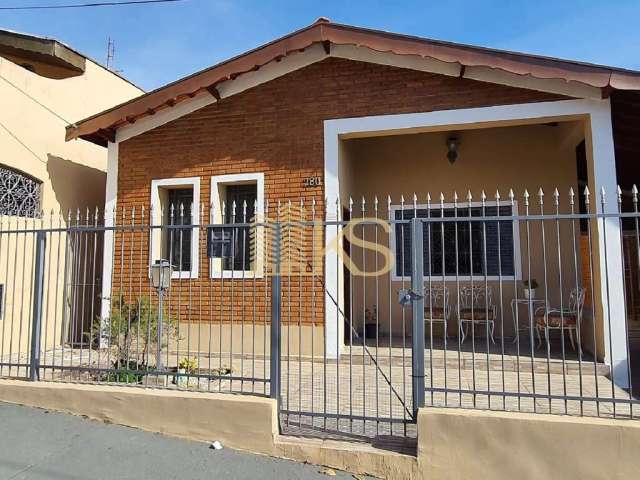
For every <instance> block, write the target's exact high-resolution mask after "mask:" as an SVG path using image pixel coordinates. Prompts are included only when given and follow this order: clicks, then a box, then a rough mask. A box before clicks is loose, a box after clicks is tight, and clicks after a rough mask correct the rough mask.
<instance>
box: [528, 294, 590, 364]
mask: <svg viewBox="0 0 640 480" xmlns="http://www.w3.org/2000/svg"><path fill="white" fill-rule="evenodd" d="M585 293H586V289H585V288H582V287H579V288H574V289H572V290H571V294H570V295H569V305H568V306H567V307H565V308H562V309H560V308H546V307H544V306H542V307H538V308H537V309H536V311H535V313H534V316H533V318H534V320H535V325H536V329H537V331H538V348H540V347H541V346H542V338H541V337H540V331H541V330H542V331H544V338H545V340H546V342H547V346H549V330H560V331H561V332H562V330H567V331H568V332H569V341H570V342H571V347H572V348H573V350H574V351H575V350H576V345H575V342H574V340H573V332H574V331H575V332H576V340H575V341H576V342H577V343H578V353H579V354H580V355H582V348H581V346H580V338H579V337H578V328H579V327H580V321H581V320H582V308H583V307H584V297H585Z"/></svg>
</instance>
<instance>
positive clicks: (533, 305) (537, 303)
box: [511, 298, 546, 343]
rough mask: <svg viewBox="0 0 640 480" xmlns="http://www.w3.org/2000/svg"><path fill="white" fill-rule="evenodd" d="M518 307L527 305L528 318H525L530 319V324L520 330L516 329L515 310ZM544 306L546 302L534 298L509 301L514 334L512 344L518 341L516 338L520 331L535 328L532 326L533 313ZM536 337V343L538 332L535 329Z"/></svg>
mask: <svg viewBox="0 0 640 480" xmlns="http://www.w3.org/2000/svg"><path fill="white" fill-rule="evenodd" d="M520 305H527V306H528V307H529V312H528V313H529V316H528V317H527V318H528V319H530V321H531V324H528V325H527V326H526V327H524V328H522V329H520V328H518V327H519V325H518V318H517V316H516V313H517V309H518V307H519V306H520ZM545 305H546V302H545V301H544V300H541V299H536V298H531V299H529V298H514V299H513V300H511V313H512V315H513V333H514V338H513V343H516V342H517V341H518V337H519V333H520V330H530V329H531V328H535V325H534V322H535V320H534V318H533V314H534V313H535V311H536V310H537V308H538V307H544V306H545ZM536 335H537V337H538V341H540V332H539V331H538V329H537V328H536Z"/></svg>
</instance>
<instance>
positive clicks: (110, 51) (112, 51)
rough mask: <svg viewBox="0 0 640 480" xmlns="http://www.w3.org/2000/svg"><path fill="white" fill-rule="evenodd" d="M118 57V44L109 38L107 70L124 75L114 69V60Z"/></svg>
mask: <svg viewBox="0 0 640 480" xmlns="http://www.w3.org/2000/svg"><path fill="white" fill-rule="evenodd" d="M115 55H116V42H115V41H114V40H113V39H112V38H111V37H108V39H107V64H106V67H107V70H111V71H112V72H114V73H122V70H116V69H115V68H114V67H113V58H114V57H115Z"/></svg>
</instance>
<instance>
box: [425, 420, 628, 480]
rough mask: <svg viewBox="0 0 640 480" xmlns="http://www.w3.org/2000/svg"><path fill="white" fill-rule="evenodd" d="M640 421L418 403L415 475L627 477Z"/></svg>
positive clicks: (566, 479) (552, 479)
mask: <svg viewBox="0 0 640 480" xmlns="http://www.w3.org/2000/svg"><path fill="white" fill-rule="evenodd" d="M639 450H640V424H639V423H638V422H635V421H633V420H611V419H599V418H571V417H561V416H550V415H537V414H516V413H504V412H486V411H474V410H463V409H433V408H424V409H421V410H420V412H419V414H418V463H419V468H420V471H421V475H422V476H421V478H429V479H440V478H442V479H445V478H456V479H460V480H464V479H477V478H491V479H494V480H499V479H516V478H517V479H519V480H526V479H541V478H545V479H549V480H555V479H558V480H560V479H561V480H569V479H585V478H590V479H608V480H614V479H620V480H622V479H628V478H633V477H634V476H637V474H638V471H639V470H640V461H639V460H638V451H639Z"/></svg>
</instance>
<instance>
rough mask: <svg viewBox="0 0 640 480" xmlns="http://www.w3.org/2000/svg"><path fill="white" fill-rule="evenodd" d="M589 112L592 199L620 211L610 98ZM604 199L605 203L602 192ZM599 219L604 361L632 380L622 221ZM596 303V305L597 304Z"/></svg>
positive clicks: (622, 379)
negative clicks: (603, 199)
mask: <svg viewBox="0 0 640 480" xmlns="http://www.w3.org/2000/svg"><path fill="white" fill-rule="evenodd" d="M599 103H600V105H599V106H598V108H594V109H593V110H592V112H591V115H590V120H591V121H590V125H589V126H588V127H589V128H587V139H589V138H590V140H591V142H590V143H591V146H592V148H591V152H589V149H587V158H588V160H589V162H588V163H589V176H590V184H591V186H592V188H593V191H592V195H591V199H592V200H591V201H592V203H593V204H594V205H593V207H595V208H596V209H597V211H598V213H617V212H618V202H617V186H618V185H617V176H616V161H615V152H614V144H613V128H612V124H611V104H610V102H609V100H602V101H600V102H599ZM589 156H591V158H589ZM603 191H604V192H605V203H604V204H603V203H602V192H603ZM596 223H597V233H596V237H597V245H596V249H597V251H596V252H593V253H594V254H595V258H594V262H597V267H598V274H599V278H600V281H599V282H596V284H595V292H593V295H594V300H595V299H596V298H597V299H598V300H599V303H600V305H601V307H602V311H601V312H597V311H595V312H594V315H595V321H598V318H599V313H600V314H601V318H602V328H603V333H604V335H603V336H604V351H605V362H606V363H607V364H608V365H610V366H611V369H612V373H613V381H614V383H615V384H616V385H618V386H621V387H627V386H628V384H629V377H628V373H629V372H628V367H627V361H628V358H627V328H626V305H625V294H624V271H623V262H622V258H623V252H622V242H621V237H620V234H621V231H620V221H619V219H618V218H616V217H612V218H607V219H599V220H598V222H596ZM597 303H598V302H596V303H594V307H597Z"/></svg>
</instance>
